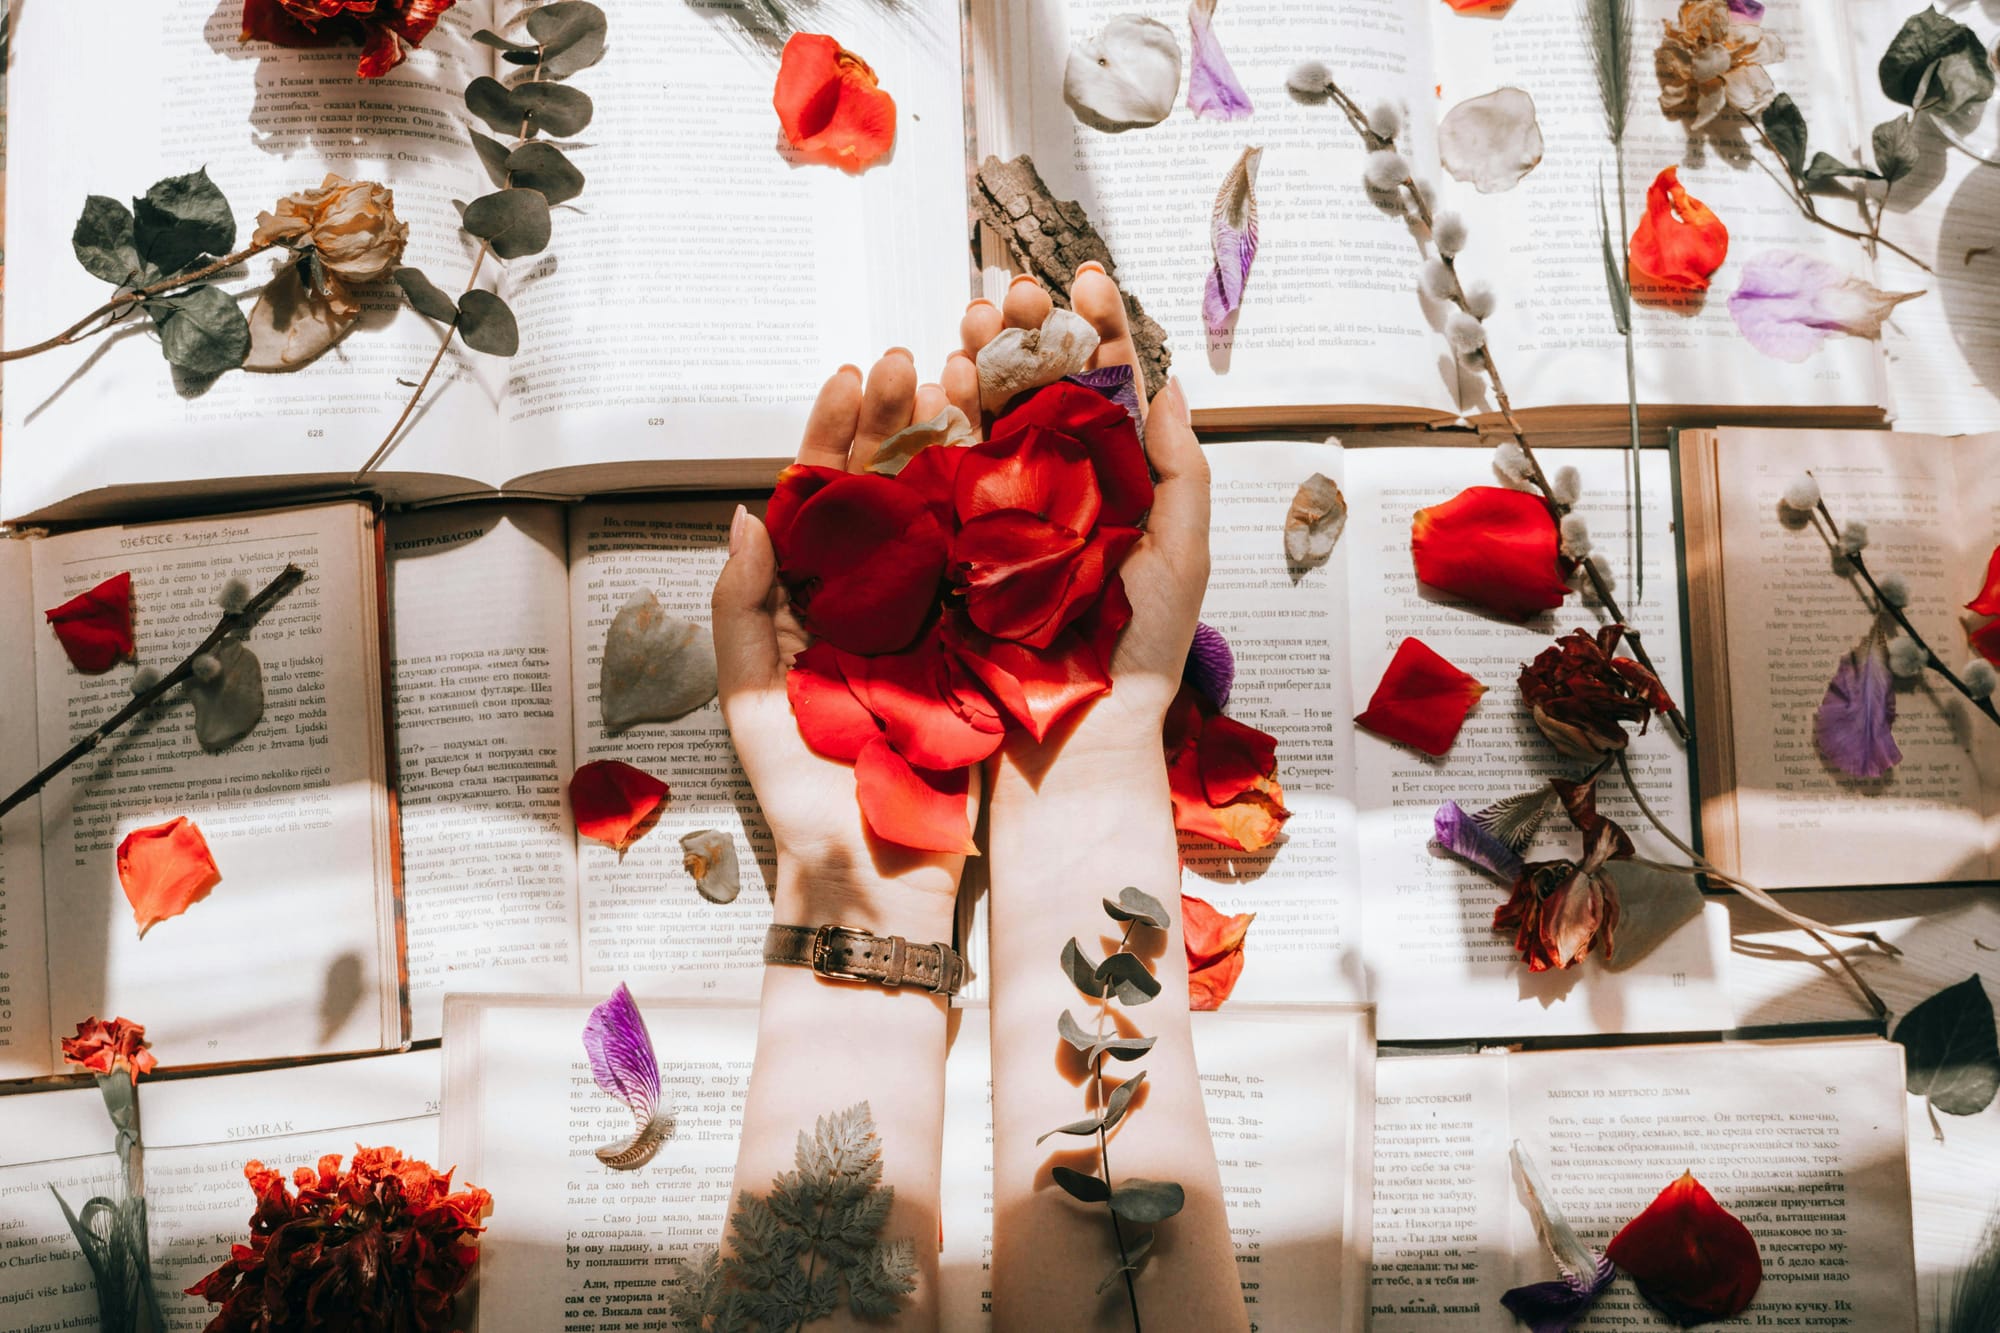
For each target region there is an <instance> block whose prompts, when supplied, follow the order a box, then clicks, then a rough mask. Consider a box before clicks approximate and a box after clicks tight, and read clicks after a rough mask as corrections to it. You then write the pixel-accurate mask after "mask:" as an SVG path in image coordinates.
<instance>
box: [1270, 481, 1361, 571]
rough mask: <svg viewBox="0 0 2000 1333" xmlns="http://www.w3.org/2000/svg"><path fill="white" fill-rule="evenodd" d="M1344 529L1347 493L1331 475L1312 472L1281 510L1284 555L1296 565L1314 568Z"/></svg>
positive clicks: (1345, 526)
mask: <svg viewBox="0 0 2000 1333" xmlns="http://www.w3.org/2000/svg"><path fill="white" fill-rule="evenodd" d="M1346 529H1347V497H1346V496H1344V495H1342V494H1341V493H1340V487H1339V486H1337V485H1335V484H1334V482H1333V479H1332V478H1330V477H1326V476H1322V475H1321V474H1319V473H1317V472H1315V473H1313V474H1312V475H1311V476H1310V477H1307V478H1306V479H1305V480H1304V481H1302V482H1300V483H1299V489H1298V492H1297V493H1296V494H1295V495H1293V496H1292V503H1291V507H1290V508H1288V509H1287V510H1285V559H1286V561H1287V562H1288V563H1290V564H1292V565H1293V566H1295V567H1297V568H1299V569H1315V568H1317V567H1319V566H1320V565H1323V564H1325V563H1326V559H1327V557H1328V556H1330V555H1332V554H1333V548H1334V545H1335V544H1336V543H1337V542H1339V541H1340V534H1341V533H1342V532H1344V531H1346Z"/></svg>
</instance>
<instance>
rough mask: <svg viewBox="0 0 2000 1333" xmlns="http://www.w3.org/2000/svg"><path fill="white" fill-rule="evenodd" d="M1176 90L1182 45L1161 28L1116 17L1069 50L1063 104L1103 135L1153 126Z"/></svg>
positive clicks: (1168, 109)
mask: <svg viewBox="0 0 2000 1333" xmlns="http://www.w3.org/2000/svg"><path fill="white" fill-rule="evenodd" d="M1180 88H1181V45H1180V41H1179V39H1178V38H1176V37H1175V36H1174V34H1173V30H1172V29H1170V28H1168V27H1167V26H1166V25H1165V24H1164V23H1158V22H1155V21H1154V20H1152V19H1149V18H1142V17H1140V16H1139V15H1137V14H1121V15H1119V16H1118V17H1117V18H1114V19H1112V20H1111V21H1110V22H1109V23H1106V24H1105V25H1104V27H1103V28H1102V29H1100V30H1099V31H1098V32H1097V33H1096V35H1094V36H1091V37H1085V38H1082V39H1081V40H1079V41H1078V42H1077V43H1076V44H1075V45H1074V46H1072V47H1071V48H1070V52H1069V63H1068V65H1067V66H1065V67H1064V69H1063V100H1064V101H1065V102H1068V103H1069V108H1070V110H1071V111H1073V112H1075V113H1076V118H1077V119H1078V120H1080V121H1082V122H1083V123H1084V124H1086V125H1088V126H1090V127H1091V128H1093V129H1098V130H1103V131H1104V132H1105V133H1107V134H1116V133H1118V132H1120V131H1122V130H1133V129H1144V128H1145V127H1146V126H1148V125H1157V124H1159V123H1160V122H1161V121H1163V120H1165V119H1166V118H1167V117H1168V116H1169V115H1171V114H1172V112H1173V109H1174V97H1175V96H1176V95H1177V94H1178V93H1179V92H1180Z"/></svg>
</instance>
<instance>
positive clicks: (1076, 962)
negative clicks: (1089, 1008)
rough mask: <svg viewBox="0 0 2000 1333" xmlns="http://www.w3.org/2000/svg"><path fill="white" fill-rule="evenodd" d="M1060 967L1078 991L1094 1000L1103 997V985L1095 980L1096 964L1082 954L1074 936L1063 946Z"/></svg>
mask: <svg viewBox="0 0 2000 1333" xmlns="http://www.w3.org/2000/svg"><path fill="white" fill-rule="evenodd" d="M1062 965H1063V971H1065V972H1067V973H1069V979H1070V981H1071V982H1073V983H1074V984H1075V986H1076V988H1077V989H1078V990H1080V991H1082V992H1083V993H1084V994H1085V995H1088V996H1090V997H1091V998H1092V999H1094V1000H1095V999H1102V998H1103V997H1104V983H1103V982H1101V981H1099V980H1098V979H1097V964H1095V963H1093V962H1091V961H1090V959H1089V958H1088V957H1087V956H1086V955H1085V954H1084V952H1083V949H1082V947H1081V946H1080V945H1078V944H1077V942H1076V939H1075V937H1074V936H1072V937H1071V939H1070V942H1069V943H1068V944H1065V945H1063V951H1062Z"/></svg>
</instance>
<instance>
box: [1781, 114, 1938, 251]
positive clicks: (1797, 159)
mask: <svg viewBox="0 0 2000 1333" xmlns="http://www.w3.org/2000/svg"><path fill="white" fill-rule="evenodd" d="M1748 119H1749V122H1750V128H1751V129H1753V130H1755V131H1756V132H1757V137H1758V138H1759V139H1760V140H1762V142H1763V144H1764V146H1765V147H1766V148H1768V149H1770V150H1771V155H1772V156H1773V157H1775V158H1777V159H1778V163H1779V165H1781V166H1783V167H1784V169H1785V175H1784V177H1783V183H1784V184H1785V185H1786V186H1787V191H1788V193H1789V195H1790V197H1791V200H1792V202H1793V203H1794V204H1797V205H1798V208H1799V211H1800V212H1801V213H1803V214H1804V215H1805V216H1806V218H1807V220H1808V221H1810V222H1812V223H1814V224H1816V225H1818V226H1821V227H1824V228H1826V229H1827V230H1828V231H1830V232H1834V233H1836V234H1837V235H1841V236H1845V237H1848V238H1849V239H1851V240H1856V241H1860V242H1861V243H1862V244H1863V245H1865V246H1867V247H1869V250H1870V252H1871V253H1872V252H1873V249H1874V247H1875V246H1877V245H1881V246H1886V247H1887V248H1889V249H1891V250H1893V251H1895V252H1896V253H1897V254H1899V255H1901V256H1902V257H1903V258H1904V259H1907V260H1908V261H1910V262H1911V263H1912V264H1915V265H1916V266H1917V267H1918V268H1920V269H1922V270H1923V271H1924V272H1926V273H1929V272H1932V271H1933V270H1932V268H1931V266H1930V265H1929V264H1926V263H1925V262H1924V261H1923V260H1921V259H1919V258H1917V257H1916V256H1915V255H1913V254H1911V253H1910V252H1909V251H1908V250H1905V249H1904V248H1903V247H1902V246H1900V245H1897V244H1896V243H1895V242H1894V241H1891V240H1888V239H1886V238H1884V237H1883V235H1882V212H1883V210H1884V209H1886V208H1887V207H1888V203H1889V192H1890V191H1891V190H1893V189H1895V187H1896V182H1897V181H1899V180H1901V179H1902V178H1903V177H1905V176H1907V175H1909V174H1910V172H1911V171H1912V170H1913V169H1914V168H1915V167H1916V164H1917V139H1916V127H1915V125H1914V124H1913V123H1912V121H1911V118H1910V117H1909V116H1907V115H1903V116H1897V117H1895V118H1893V119H1890V120H1885V121H1883V122H1882V123H1881V124H1880V125H1877V126H1876V127H1875V130H1874V133H1873V135H1872V136H1871V143H1872V147H1873V148H1874V151H1875V165H1874V166H1873V167H1870V166H1868V165H1867V164H1866V163H1865V162H1860V161H1858V160H1857V161H1856V162H1854V163H1848V162H1843V161H1841V160H1840V159H1839V158H1837V157H1835V156H1834V155H1833V154H1831V153H1828V152H1815V153H1813V155H1812V156H1811V158H1807V156H1806V149H1807V147H1808V137H1807V130H1806V118H1805V114H1804V113H1803V112H1801V111H1800V110H1799V108H1798V104H1797V103H1796V102H1794V101H1792V97H1791V94H1790V93H1779V94H1778V95H1777V96H1776V97H1775V98H1773V99H1772V100H1771V105H1769V106H1767V107H1765V108H1764V110H1763V111H1762V112H1760V113H1759V114H1758V115H1756V116H1755V117H1750V118H1748ZM1843 179H1851V180H1856V181H1860V182H1863V184H1864V187H1865V183H1866V182H1868V181H1881V182H1882V194H1881V197H1880V198H1879V199H1877V200H1876V201H1875V208H1874V210H1873V211H1872V212H1871V211H1870V210H1869V207H1868V200H1869V194H1868V192H1867V190H1866V189H1865V188H1863V189H1862V190H1861V192H1860V194H1859V195H1858V198H1859V200H1860V206H1861V213H1862V216H1863V217H1864V218H1866V219H1867V220H1868V230H1867V231H1856V230H1855V229H1854V228H1852V227H1843V226H1842V225H1841V224H1840V223H1838V222H1835V221H1834V220H1833V219H1831V218H1829V217H1827V216H1826V215H1825V214H1823V213H1821V212H1820V211H1819V204H1818V202H1817V201H1816V199H1815V198H1814V195H1815V193H1816V192H1817V191H1820V190H1825V189H1828V188H1831V187H1833V186H1835V185H1837V184H1838V183H1839V182H1840V181H1842V180H1843Z"/></svg>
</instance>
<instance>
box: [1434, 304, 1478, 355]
mask: <svg viewBox="0 0 2000 1333" xmlns="http://www.w3.org/2000/svg"><path fill="white" fill-rule="evenodd" d="M1444 336H1445V340H1446V341H1447V342H1449V343H1450V344H1451V350H1452V351H1454V352H1456V353H1458V354H1459V355H1460V356H1461V357H1471V356H1473V355H1474V354H1476V353H1477V352H1478V351H1479V349H1480V348H1482V347H1484V346H1486V326H1485V325H1484V324H1481V323H1480V322H1479V321H1478V320H1476V319H1474V318H1473V317H1472V316H1470V315H1468V314H1466V313H1465V312H1464V311H1463V310H1453V311H1452V312H1451V313H1450V314H1449V315H1446V316H1445V317H1444Z"/></svg>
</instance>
